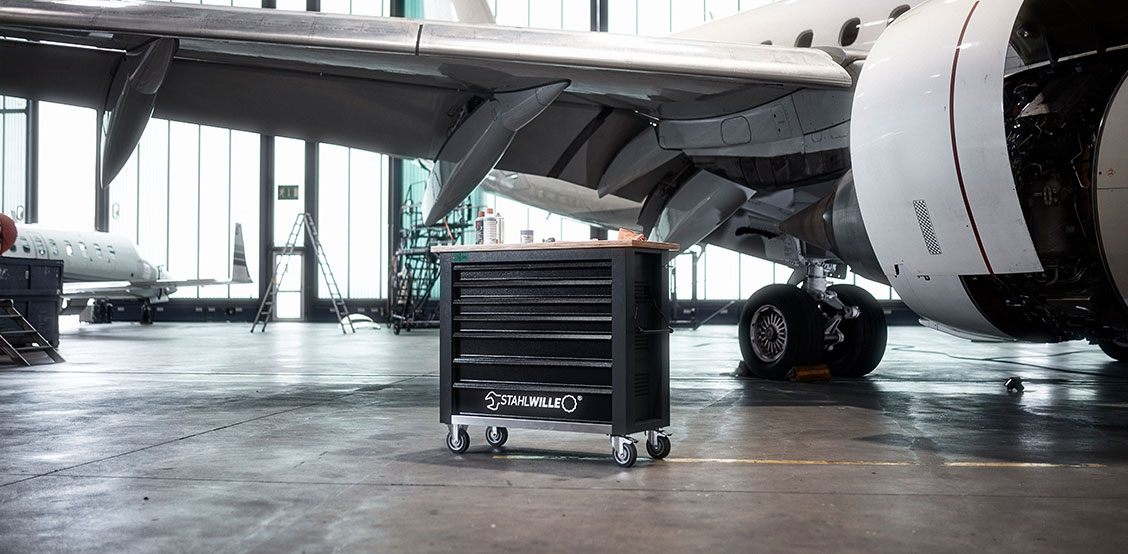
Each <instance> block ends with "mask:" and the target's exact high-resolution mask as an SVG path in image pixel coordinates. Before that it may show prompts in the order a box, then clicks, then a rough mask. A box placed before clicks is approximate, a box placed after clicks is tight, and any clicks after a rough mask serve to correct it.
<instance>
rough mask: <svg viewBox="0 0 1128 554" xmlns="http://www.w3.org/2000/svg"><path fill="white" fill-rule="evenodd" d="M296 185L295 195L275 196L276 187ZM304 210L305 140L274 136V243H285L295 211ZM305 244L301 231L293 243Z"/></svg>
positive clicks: (277, 188)
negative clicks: (280, 197) (287, 197)
mask: <svg viewBox="0 0 1128 554" xmlns="http://www.w3.org/2000/svg"><path fill="white" fill-rule="evenodd" d="M285 186H296V187H298V188H297V196H296V197H294V198H292V199H287V200H279V199H278V191H279V190H280V187H285ZM304 211H305V141H302V140H297V139H291V138H281V137H279V138H276V139H274V245H275V246H285V245H286V241H287V240H288V239H289V237H290V232H291V231H292V230H293V227H294V221H295V219H296V218H297V216H298V214H301V213H303V212H304ZM295 244H297V245H303V244H305V233H301V234H300V235H299V236H298V240H297V242H296V243H295Z"/></svg>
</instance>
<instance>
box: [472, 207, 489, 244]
mask: <svg viewBox="0 0 1128 554" xmlns="http://www.w3.org/2000/svg"><path fill="white" fill-rule="evenodd" d="M485 219H486V212H484V211H479V212H478V217H477V218H476V219H475V220H474V244H485V242H486V236H485V229H484V228H483V227H482V224H483V223H484V222H485Z"/></svg>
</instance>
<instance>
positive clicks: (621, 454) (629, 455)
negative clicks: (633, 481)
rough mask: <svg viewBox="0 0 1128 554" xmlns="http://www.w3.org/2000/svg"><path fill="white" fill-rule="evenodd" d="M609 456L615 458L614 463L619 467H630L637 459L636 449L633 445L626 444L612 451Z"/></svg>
mask: <svg viewBox="0 0 1128 554" xmlns="http://www.w3.org/2000/svg"><path fill="white" fill-rule="evenodd" d="M611 455H612V456H614V457H615V463H617V464H619V467H631V466H633V465H634V463H635V460H637V459H638V449H637V448H635V445H634V443H631V442H628V443H626V444H624V445H623V447H622V448H619V449H614V450H612V451H611Z"/></svg>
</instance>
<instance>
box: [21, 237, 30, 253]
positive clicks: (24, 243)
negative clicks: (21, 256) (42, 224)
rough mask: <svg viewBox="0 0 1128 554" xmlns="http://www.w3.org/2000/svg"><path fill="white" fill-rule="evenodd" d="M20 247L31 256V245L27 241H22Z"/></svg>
mask: <svg viewBox="0 0 1128 554" xmlns="http://www.w3.org/2000/svg"><path fill="white" fill-rule="evenodd" d="M20 247H21V248H23V251H24V253H25V254H31V244H29V243H28V242H27V239H20Z"/></svg>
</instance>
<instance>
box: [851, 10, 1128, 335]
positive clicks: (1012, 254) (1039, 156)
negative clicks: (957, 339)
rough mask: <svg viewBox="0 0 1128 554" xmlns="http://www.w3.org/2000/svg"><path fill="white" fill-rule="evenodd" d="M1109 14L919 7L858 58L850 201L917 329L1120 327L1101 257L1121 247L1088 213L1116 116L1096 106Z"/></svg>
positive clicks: (1118, 37)
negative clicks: (1105, 138)
mask: <svg viewBox="0 0 1128 554" xmlns="http://www.w3.org/2000/svg"><path fill="white" fill-rule="evenodd" d="M1064 4H1069V5H1068V6H1065V5H1064ZM1113 4H1115V5H1113ZM1122 4H1123V3H1120V2H1096V1H1082V2H1071V3H1063V2H1057V1H1054V0H1025V1H1023V0H991V1H986V0H943V1H940V0H933V1H931V2H927V3H925V4H923V5H921V6H919V7H917V8H915V9H913V10H912V11H911V12H909V13H908V14H906V15H905V16H904V17H902V18H901V19H900V20H898V21H897V22H896V23H894V24H893V25H892V26H891V27H890V28H889V29H888V30H886V32H885V33H884V34H883V35H882V36H881V38H880V39H879V40H878V42H877V44H876V45H875V47H874V48H873V50H872V51H871V52H870V55H869V57H868V58H867V60H866V62H865V66H864V68H863V70H862V74H861V78H860V80H859V83H858V87H857V92H856V94H855V99H854V106H853V115H852V136H851V155H852V162H853V168H854V178H855V180H856V183H857V197H858V202H859V206H860V209H861V214H862V217H863V218H864V220H865V222H866V229H867V230H868V234H869V238H870V241H871V242H872V245H873V251H874V253H875V255H876V257H877V260H878V262H879V264H880V267H881V271H882V272H883V273H884V274H885V275H886V276H887V277H888V280H889V282H890V284H891V285H892V286H893V287H894V288H895V289H896V290H897V292H898V293H899V294H900V295H901V297H902V299H904V301H905V303H906V304H908V306H909V307H911V308H912V309H913V310H914V311H916V312H917V313H918V314H920V315H921V316H922V317H925V318H928V319H931V320H935V321H937V322H940V323H943V324H946V325H950V326H954V327H958V328H961V329H964V330H967V331H971V332H974V333H978V334H982V335H990V336H999V337H1011V338H1020V339H1030V340H1039V341H1055V340H1067V339H1075V338H1100V337H1101V336H1108V335H1115V336H1123V335H1122V334H1123V333H1124V332H1125V331H1128V316H1126V315H1125V314H1128V311H1126V310H1123V309H1117V310H1112V311H1110V310H1107V309H1102V308H1101V306H1102V305H1103V304H1105V303H1106V301H1107V299H1108V298H1110V297H1111V298H1114V299H1115V300H1116V302H1115V303H1116V304H1118V305H1119V307H1121V308H1122V307H1123V304H1124V302H1123V298H1124V297H1128V294H1113V293H1114V291H1115V290H1116V286H1115V284H1114V282H1113V279H1110V278H1109V271H1106V269H1107V267H1109V262H1108V259H1107V258H1108V256H1103V257H1102V254H1101V252H1102V250H1105V249H1106V247H1107V246H1108V245H1110V244H1115V245H1117V246H1118V247H1119V248H1121V249H1123V248H1124V247H1120V246H1119V245H1120V244H1122V243H1124V242H1125V241H1126V240H1128V235H1125V233H1124V231H1121V230H1119V229H1117V230H1116V231H1114V232H1113V233H1114V234H1115V235H1116V236H1107V235H1105V234H1104V233H1102V232H1101V229H1100V228H1099V227H1098V224H1097V223H1096V221H1095V220H1094V218H1093V217H1092V214H1093V212H1094V210H1095V208H1094V206H1095V204H1094V202H1095V195H1094V194H1092V189H1093V183H1094V181H1095V179H1094V177H1095V175H1094V169H1093V167H1094V165H1095V160H1094V156H1095V152H1097V150H1098V148H1099V147H1100V144H1099V140H1098V134H1099V133H1100V129H1101V128H1102V126H1104V127H1108V126H1109V123H1108V122H1105V123H1104V124H1103V125H1102V117H1101V116H1102V115H1104V114H1106V113H1108V114H1112V115H1113V118H1114V119H1116V118H1119V117H1128V109H1126V110H1125V111H1124V112H1123V114H1121V112H1116V111H1115V110H1111V109H1110V105H1111V103H1112V102H1113V100H1114V97H1115V96H1116V91H1117V89H1118V86H1119V84H1120V81H1121V79H1122V77H1123V75H1124V74H1125V71H1126V70H1128V63H1126V62H1128V56H1126V55H1125V54H1124V53H1123V52H1121V51H1119V50H1118V49H1114V48H1113V47H1115V46H1118V45H1124V44H1126V43H1128V39H1126V36H1125V35H1126V33H1128V31H1125V28H1126V27H1125V25H1124V22H1125V20H1126V19H1128V7H1125V6H1123V5H1122ZM1125 102H1128V100H1125ZM1121 123H1122V124H1123V125H1125V126H1126V127H1128V121H1123V122H1121ZM1111 127H1112V128H1113V129H1119V127H1118V126H1117V125H1116V124H1113V125H1111ZM1113 134H1114V135H1116V136H1117V137H1120V136H1121V135H1123V136H1124V140H1126V141H1128V130H1126V131H1123V132H1122V131H1113ZM1117 140H1120V139H1117ZM1124 171H1125V172H1126V173H1128V167H1126V168H1124ZM1114 172H1115V169H1114ZM1118 186H1119V185H1118V184H1109V187H1110V188H1116V187H1118ZM1106 196H1107V197H1109V198H1116V199H1115V200H1108V203H1109V205H1110V206H1116V205H1119V198H1118V195H1117V194H1115V193H1114V194H1111V195H1106ZM1125 206H1126V207H1128V203H1125ZM1108 229H1109V230H1112V228H1111V227H1109V228H1108ZM1125 231H1128V229H1125ZM1113 257H1116V256H1113ZM1124 258H1125V260H1123V262H1119V261H1118V262H1115V263H1123V264H1124V267H1125V268H1128V255H1125V256H1124ZM1117 259H1118V260H1119V258H1117ZM1126 285H1128V283H1126ZM1109 329H1116V331H1115V332H1113V331H1109Z"/></svg>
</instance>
